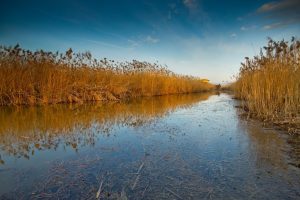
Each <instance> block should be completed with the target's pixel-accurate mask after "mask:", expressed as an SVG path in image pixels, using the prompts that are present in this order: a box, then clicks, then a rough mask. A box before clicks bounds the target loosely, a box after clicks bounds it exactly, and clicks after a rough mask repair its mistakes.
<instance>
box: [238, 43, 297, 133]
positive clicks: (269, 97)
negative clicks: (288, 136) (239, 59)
mask: <svg viewBox="0 0 300 200" xmlns="http://www.w3.org/2000/svg"><path fill="white" fill-rule="evenodd" d="M234 87H235V92H236V95H237V97H239V98H241V99H244V100H245V109H247V110H249V112H250V114H253V115H255V116H257V117H260V118H263V119H266V120H270V121H273V122H277V123H285V124H290V125H291V127H293V128H295V126H296V127H297V126H298V128H299V124H300V41H299V40H297V39H295V38H292V40H291V41H290V42H287V41H284V40H282V41H278V42H277V41H273V40H272V39H269V41H268V44H267V46H265V47H264V51H263V50H262V51H261V53H260V55H258V56H255V57H254V58H252V59H249V58H247V57H246V61H245V62H244V63H242V66H241V68H240V73H239V75H238V78H237V82H236V83H235V84H234Z"/></svg>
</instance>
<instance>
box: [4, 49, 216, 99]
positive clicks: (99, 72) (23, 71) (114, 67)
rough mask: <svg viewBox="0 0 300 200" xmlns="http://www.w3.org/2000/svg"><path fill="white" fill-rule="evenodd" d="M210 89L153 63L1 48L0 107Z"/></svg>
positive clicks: (193, 91) (208, 85)
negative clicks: (116, 60)
mask: <svg viewBox="0 0 300 200" xmlns="http://www.w3.org/2000/svg"><path fill="white" fill-rule="evenodd" d="M214 88H215V86H214V85H213V84H210V83H208V82H207V81H206V79H200V78H198V77H192V76H184V75H179V74H175V73H173V72H172V71H170V70H168V69H167V68H166V67H165V66H162V65H159V64H157V63H148V62H140V61H136V60H133V61H131V62H123V63H120V62H115V61H114V60H108V59H106V58H104V59H103V60H97V59H94V58H93V57H92V55H91V54H90V53H89V52H86V53H74V52H73V51H72V49H69V50H68V51H66V52H65V53H63V54H62V53H58V52H55V53H53V52H45V51H43V50H39V51H35V52H32V51H29V50H24V49H22V48H20V47H19V45H17V46H15V47H0V105H20V104H25V105H36V104H57V103H83V102H86V101H117V100H122V99H128V98H134V97H140V96H161V95H168V94H183V93H196V92H204V91H209V90H212V89H214Z"/></svg>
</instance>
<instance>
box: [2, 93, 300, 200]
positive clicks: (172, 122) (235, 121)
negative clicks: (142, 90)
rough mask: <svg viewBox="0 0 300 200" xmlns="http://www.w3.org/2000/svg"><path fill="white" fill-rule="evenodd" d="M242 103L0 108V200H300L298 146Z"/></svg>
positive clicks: (156, 101)
mask: <svg viewBox="0 0 300 200" xmlns="http://www.w3.org/2000/svg"><path fill="white" fill-rule="evenodd" d="M238 103H239V102H237V101H235V100H233V99H232V98H231V96H230V95H228V94H219V95H217V94H192V95H171V96H162V97H153V98H141V99H137V100H133V101H130V102H111V103H106V104H83V105H55V106H40V107H1V108H0V199H67V198H69V199H80V198H81V199H96V198H98V199H123V200H124V199H300V168H299V165H298V164H299V148H300V147H299V143H297V142H296V143H290V142H289V141H290V140H291V138H290V137H291V136H289V135H288V134H286V133H283V132H279V131H277V130H274V129H272V128H264V127H263V126H262V124H261V123H260V122H258V121H255V120H251V119H244V118H242V117H240V111H239V110H238V109H237V108H236V107H237V105H238ZM297 153H298V155H296V154H297Z"/></svg>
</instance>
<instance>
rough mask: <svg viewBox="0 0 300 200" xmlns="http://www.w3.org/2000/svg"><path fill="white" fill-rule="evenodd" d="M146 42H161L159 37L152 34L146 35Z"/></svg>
mask: <svg viewBox="0 0 300 200" xmlns="http://www.w3.org/2000/svg"><path fill="white" fill-rule="evenodd" d="M145 42H147V43H152V44H155V43H158V42H159V39H158V38H154V37H152V36H151V35H148V36H147V37H146V39H145Z"/></svg>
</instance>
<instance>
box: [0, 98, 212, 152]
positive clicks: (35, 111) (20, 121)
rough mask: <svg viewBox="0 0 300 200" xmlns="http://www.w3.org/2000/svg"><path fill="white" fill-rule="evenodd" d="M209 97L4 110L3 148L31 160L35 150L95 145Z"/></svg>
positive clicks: (0, 139)
mask: <svg viewBox="0 0 300 200" xmlns="http://www.w3.org/2000/svg"><path fill="white" fill-rule="evenodd" d="M209 96H210V94H209V93H202V94H194V95H168V96H160V97H154V98H153V97H148V98H137V99H133V100H131V101H130V102H109V103H105V104H101V103H95V104H81V105H79V104H76V105H71V104H70V105H52V106H39V107H25V108H24V107H21V108H20V107H0V124H1V126H0V148H2V150H4V151H5V152H7V153H9V154H12V155H14V154H15V155H17V156H20V155H21V156H24V157H29V153H32V151H33V152H34V150H41V149H48V148H51V149H55V148H57V147H58V145H60V144H62V145H67V146H72V147H73V148H74V149H78V148H79V147H80V145H93V144H94V142H95V139H96V137H97V133H98V132H100V133H103V134H110V130H111V128H112V127H114V126H115V125H118V126H119V125H120V126H130V127H138V126H142V125H145V124H149V123H151V122H152V121H153V120H156V119H157V118H159V117H163V116H164V115H166V114H168V113H169V112H172V111H173V110H175V109H177V108H179V107H186V106H191V105H193V104H194V103H197V102H199V101H201V100H206V99H207V98H208V97H209Z"/></svg>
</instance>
